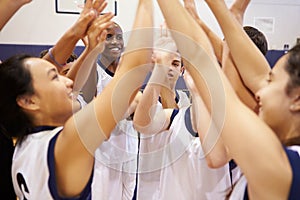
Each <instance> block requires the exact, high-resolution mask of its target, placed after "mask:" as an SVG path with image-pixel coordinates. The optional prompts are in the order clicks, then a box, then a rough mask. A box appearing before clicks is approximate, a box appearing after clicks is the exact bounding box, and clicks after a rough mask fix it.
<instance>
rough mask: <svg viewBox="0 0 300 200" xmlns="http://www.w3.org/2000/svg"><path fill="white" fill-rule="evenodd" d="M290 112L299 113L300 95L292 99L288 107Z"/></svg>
mask: <svg viewBox="0 0 300 200" xmlns="http://www.w3.org/2000/svg"><path fill="white" fill-rule="evenodd" d="M290 111H291V112H299V111H300V95H299V94H298V95H297V96H296V97H295V98H293V100H292V102H291V105H290Z"/></svg>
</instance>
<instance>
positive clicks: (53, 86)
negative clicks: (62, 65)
mask: <svg viewBox="0 0 300 200" xmlns="http://www.w3.org/2000/svg"><path fill="white" fill-rule="evenodd" d="M25 66H27V67H28V69H29V70H30V72H31V75H32V79H33V88H34V91H35V94H34V97H33V98H34V100H35V102H36V103H37V105H38V110H39V111H40V113H42V115H43V118H44V119H43V120H46V121H45V122H42V123H44V124H42V125H49V123H50V124H51V123H53V124H54V125H63V124H64V123H65V121H66V120H67V119H68V118H69V117H70V116H71V115H72V106H73V103H74V100H73V93H72V87H73V81H72V80H70V79H68V78H66V77H64V76H61V75H59V74H58V72H57V70H56V68H55V66H54V65H52V64H51V63H49V62H47V61H45V60H43V59H39V58H30V59H27V60H26V61H25ZM48 120H49V121H48ZM37 123H39V122H37Z"/></svg>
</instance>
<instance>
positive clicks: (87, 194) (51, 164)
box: [47, 131, 93, 200]
mask: <svg viewBox="0 0 300 200" xmlns="http://www.w3.org/2000/svg"><path fill="white" fill-rule="evenodd" d="M59 133H60V131H59V132H58V133H57V134H56V135H55V136H54V137H53V138H52V139H51V140H50V142H49V148H48V157H47V160H48V168H49V180H48V186H49V190H50V193H51V195H52V197H53V199H55V200H91V185H92V179H93V173H92V174H91V177H90V179H89V181H88V183H87V184H86V186H85V188H84V189H83V191H82V192H81V194H80V196H78V197H73V198H63V197H60V196H59V194H58V191H57V185H56V175H55V161H54V146H55V143H56V140H57V136H58V135H59Z"/></svg>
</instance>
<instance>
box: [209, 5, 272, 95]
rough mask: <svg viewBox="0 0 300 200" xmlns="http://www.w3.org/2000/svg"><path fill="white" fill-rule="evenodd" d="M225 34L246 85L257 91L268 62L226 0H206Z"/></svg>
mask: <svg viewBox="0 0 300 200" xmlns="http://www.w3.org/2000/svg"><path fill="white" fill-rule="evenodd" d="M206 2H207V4H208V5H209V7H210V9H211V10H212V12H213V13H214V15H215V17H216V19H217V21H218V22H219V24H220V26H221V29H222V31H223V33H224V35H225V39H226V42H227V44H228V46H229V48H230V51H231V54H232V57H233V60H234V62H235V64H236V67H237V69H238V71H239V73H240V75H241V77H242V79H243V81H244V83H245V84H246V86H247V87H248V88H249V89H250V90H251V91H252V92H253V93H256V92H257V91H258V89H260V88H261V87H262V85H263V84H264V80H265V78H266V76H267V74H268V73H269V71H270V68H269V65H268V62H267V61H266V59H265V57H264V56H263V55H262V54H261V53H260V51H259V50H258V49H257V48H256V46H255V45H254V44H253V42H252V41H251V39H250V38H249V37H248V35H247V34H246V33H245V32H244V30H243V28H242V26H241V25H240V24H239V22H238V21H237V20H236V19H235V18H234V17H233V15H232V14H231V13H230V11H229V10H228V8H227V6H226V4H225V2H224V1H223V0H222V1H213V0H206Z"/></svg>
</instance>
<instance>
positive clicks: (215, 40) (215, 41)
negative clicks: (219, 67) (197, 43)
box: [183, 0, 223, 63]
mask: <svg viewBox="0 0 300 200" xmlns="http://www.w3.org/2000/svg"><path fill="white" fill-rule="evenodd" d="M183 2H184V7H185V8H186V9H187V11H188V12H189V13H190V14H191V16H192V17H193V18H194V19H195V21H196V22H197V23H198V24H199V25H200V26H201V27H202V29H203V30H204V31H205V33H206V35H207V36H208V38H209V40H210V42H211V44H212V46H213V48H214V52H215V55H216V57H217V59H218V61H219V63H221V62H222V51H223V41H222V40H221V38H219V36H218V35H217V34H216V33H215V32H213V31H212V30H211V29H210V28H209V27H208V26H207V25H206V24H205V23H204V22H203V21H202V20H201V19H200V17H199V15H198V12H197V9H196V5H195V1H194V0H184V1H183Z"/></svg>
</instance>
